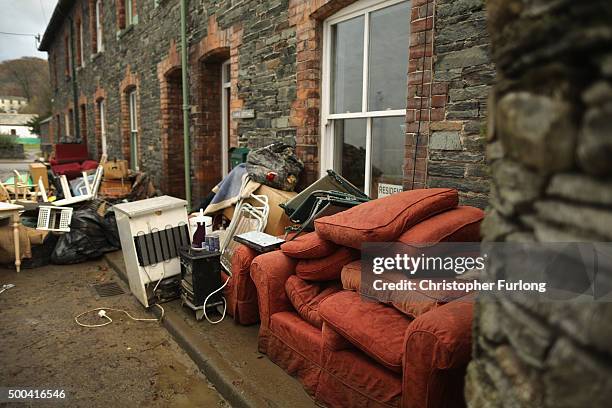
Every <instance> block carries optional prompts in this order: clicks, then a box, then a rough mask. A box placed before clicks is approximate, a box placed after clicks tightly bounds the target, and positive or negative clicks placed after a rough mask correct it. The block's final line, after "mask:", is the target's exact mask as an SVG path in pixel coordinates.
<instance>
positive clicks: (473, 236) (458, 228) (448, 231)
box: [398, 206, 484, 245]
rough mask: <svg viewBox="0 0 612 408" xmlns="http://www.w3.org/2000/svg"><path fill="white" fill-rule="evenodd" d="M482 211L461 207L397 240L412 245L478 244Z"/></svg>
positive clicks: (411, 230) (435, 218) (419, 224)
mask: <svg viewBox="0 0 612 408" xmlns="http://www.w3.org/2000/svg"><path fill="white" fill-rule="evenodd" d="M483 218H484V211H482V210H481V209H479V208H476V207H469V206H461V207H457V208H453V209H452V210H448V211H444V212H443V213H440V214H436V215H434V216H433V217H430V218H428V219H426V220H424V221H422V222H420V223H418V224H417V225H415V226H414V227H412V228H410V229H409V230H408V231H406V232H404V233H403V234H402V235H400V237H399V238H398V241H399V242H402V243H404V244H408V245H412V244H418V243H432V244H436V243H438V242H479V241H480V222H481V221H482V219H483Z"/></svg>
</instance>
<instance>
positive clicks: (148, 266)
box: [114, 196, 190, 307]
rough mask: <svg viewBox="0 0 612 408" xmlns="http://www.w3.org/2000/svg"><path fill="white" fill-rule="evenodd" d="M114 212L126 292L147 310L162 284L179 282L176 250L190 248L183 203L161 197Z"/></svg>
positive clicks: (121, 205) (184, 203)
mask: <svg viewBox="0 0 612 408" xmlns="http://www.w3.org/2000/svg"><path fill="white" fill-rule="evenodd" d="M114 211H115V214H116V217H117V225H118V227H119V236H120V239H121V248H122V251H123V259H124V261H125V269H126V271H127V276H128V281H129V283H130V290H131V291H132V293H133V294H134V296H136V298H137V299H138V300H139V301H140V303H142V304H143V305H144V306H145V307H149V306H151V305H153V304H155V303H157V297H158V293H157V291H158V289H159V288H160V287H161V286H162V281H165V280H178V279H180V273H181V267H180V260H179V249H180V248H181V247H184V246H188V245H190V236H189V225H188V220H187V202H186V201H185V200H182V199H179V198H175V197H170V196H161V197H155V198H149V199H146V200H141V201H137V202H129V203H121V204H117V205H115V206H114ZM164 296H166V295H164ZM177 297H178V293H177Z"/></svg>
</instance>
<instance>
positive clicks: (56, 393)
mask: <svg viewBox="0 0 612 408" xmlns="http://www.w3.org/2000/svg"><path fill="white" fill-rule="evenodd" d="M67 397H68V393H67V392H66V390H65V389H63V388H31V387H0V403H2V402H18V401H40V400H65V399H66V398H67Z"/></svg>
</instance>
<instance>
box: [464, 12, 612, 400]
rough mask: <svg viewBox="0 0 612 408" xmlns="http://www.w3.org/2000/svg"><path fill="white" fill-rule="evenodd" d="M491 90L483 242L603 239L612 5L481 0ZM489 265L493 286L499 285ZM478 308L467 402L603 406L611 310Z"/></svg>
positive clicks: (611, 175)
mask: <svg viewBox="0 0 612 408" xmlns="http://www.w3.org/2000/svg"><path fill="white" fill-rule="evenodd" d="M487 6H488V22H489V26H490V30H489V31H490V32H491V36H492V44H493V57H494V58H493V59H494V61H495V64H496V66H497V73H498V82H497V84H496V86H495V88H494V93H493V96H492V98H491V103H490V105H489V108H490V112H491V115H490V123H489V126H488V132H487V135H486V136H487V153H488V160H489V162H490V164H491V172H492V179H493V183H492V191H491V199H490V208H489V211H488V214H487V217H486V219H485V221H484V223H483V229H482V231H483V234H484V236H485V240H488V241H508V242H511V241H520V242H558V241H560V242H578V241H587V242H588V241H595V242H597V241H603V242H609V241H610V240H611V239H612V160H610V158H611V157H612V138H611V135H612V127H611V125H610V123H611V122H610V118H611V117H612V26H611V25H610V21H612V8H610V4H609V1H607V0H594V1H588V2H576V1H571V0H560V1H555V2H523V1H508V0H490V1H488V3H487ZM499 267H500V265H499V264H498V263H496V262H495V259H491V268H490V276H488V278H489V279H491V280H496V279H497V278H499V277H501V276H498V273H497V272H496V271H498V270H500V268H499ZM495 300H496V301H494V302H493V301H490V302H481V303H479V304H478V305H477V310H476V319H475V331H474V337H475V338H474V343H475V344H474V360H473V361H472V363H471V364H470V365H469V368H468V376H467V381H466V396H467V400H468V402H469V405H470V406H471V407H474V408H480V407H502V406H503V407H555V408H558V407H606V406H609V405H610V401H611V400H612V383H611V382H610V378H611V377H612V341H611V339H612V304H610V303H571V304H570V303H535V302H527V301H525V300H524V299H521V297H520V295H512V296H511V295H510V294H505V295H500V296H498V298H497V299H495Z"/></svg>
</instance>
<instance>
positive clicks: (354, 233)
mask: <svg viewBox="0 0 612 408" xmlns="http://www.w3.org/2000/svg"><path fill="white" fill-rule="evenodd" d="M458 202H459V197H458V194H457V191H456V190H453V189H448V188H431V189H419V190H411V191H404V192H403V193H398V194H394V195H391V196H388V197H383V198H379V199H377V200H372V201H369V202H367V203H363V204H360V205H358V206H356V207H353V208H351V209H348V210H346V211H342V212H340V213H337V214H334V215H330V216H327V217H321V218H319V219H317V220H316V221H315V229H316V231H317V232H318V233H319V235H320V236H321V238H323V239H326V240H329V241H332V242H335V243H336V244H339V245H344V246H347V247H351V248H356V249H361V244H363V243H366V242H391V241H395V240H396V239H397V238H398V237H399V236H400V235H401V234H402V233H403V232H404V231H406V230H407V229H408V228H410V227H412V226H413V225H416V224H417V223H419V222H421V221H422V220H424V219H426V218H428V217H431V216H432V215H434V214H438V213H440V212H443V211H446V210H450V209H451V208H455V207H456V206H457V203H458Z"/></svg>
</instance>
